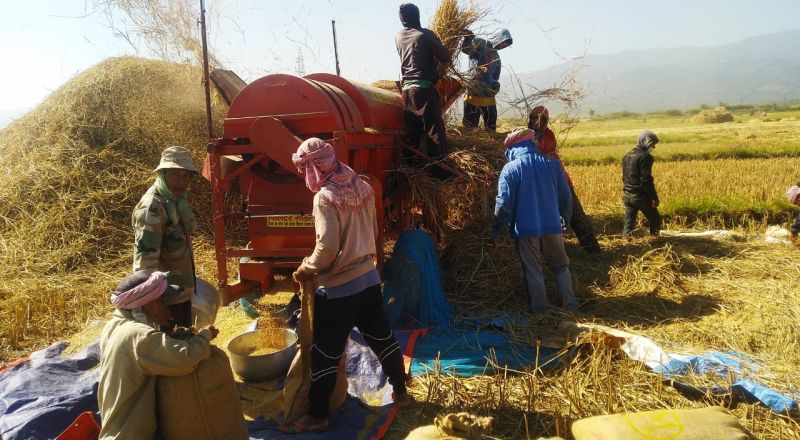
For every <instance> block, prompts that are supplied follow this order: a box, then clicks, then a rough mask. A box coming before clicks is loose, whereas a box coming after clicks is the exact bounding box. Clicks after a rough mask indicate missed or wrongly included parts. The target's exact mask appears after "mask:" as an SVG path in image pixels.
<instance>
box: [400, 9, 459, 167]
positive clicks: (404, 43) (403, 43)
mask: <svg viewBox="0 0 800 440" xmlns="http://www.w3.org/2000/svg"><path fill="white" fill-rule="evenodd" d="M400 22H401V23H402V24H403V30H401V31H400V32H398V33H397V36H396V37H395V44H396V45H397V53H398V54H399V55H400V64H401V66H400V73H401V76H402V89H403V113H404V114H405V120H406V130H407V132H408V143H409V144H410V145H412V146H419V145H420V143H421V141H422V137H423V133H424V135H425V138H426V140H427V141H426V144H427V154H428V155H429V156H430V157H431V158H433V159H438V158H441V157H443V156H444V155H445V154H447V133H446V131H445V127H444V121H443V120H442V105H441V102H440V101H439V94H438V93H437V92H436V81H437V80H438V79H439V74H438V72H437V67H438V65H439V63H446V62H449V60H450V53H448V51H447V49H446V48H445V47H444V46H443V45H442V42H441V40H439V37H437V36H436V34H434V33H433V32H432V31H431V30H430V29H425V28H423V27H422V26H421V25H420V22H419V9H418V8H417V7H416V6H415V5H413V4H411V3H404V4H402V5H400Z"/></svg>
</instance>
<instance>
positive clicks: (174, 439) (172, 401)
mask: <svg viewBox="0 0 800 440" xmlns="http://www.w3.org/2000/svg"><path fill="white" fill-rule="evenodd" d="M156 393H157V407H158V411H157V413H158V434H159V438H160V439H163V440H240V439H247V438H248V435H247V426H246V425H245V421H244V415H243V413H242V405H241V403H240V402H239V391H238V390H237V389H236V382H234V380H233V372H232V371H231V365H230V361H229V360H228V356H227V355H225V352H223V351H222V350H220V349H219V348H217V347H215V346H213V345H212V346H211V356H210V357H209V358H208V359H206V360H204V361H202V362H200V364H198V366H197V368H196V369H195V370H194V372H193V373H192V374H187V375H186V376H159V378H158V382H157V385H156Z"/></svg>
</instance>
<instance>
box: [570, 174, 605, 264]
mask: <svg viewBox="0 0 800 440" xmlns="http://www.w3.org/2000/svg"><path fill="white" fill-rule="evenodd" d="M569 190H570V192H572V218H570V220H569V227H570V228H572V232H574V233H575V236H576V237H578V242H579V243H580V245H581V248H583V250H585V251H586V252H600V243H598V242H597V236H596V235H595V233H594V228H592V224H591V222H589V217H587V216H586V212H585V211H584V210H583V205H581V201H580V200H578V194H577V193H576V192H575V188H572V187H570V188H569Z"/></svg>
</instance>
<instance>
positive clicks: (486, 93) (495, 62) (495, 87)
mask: <svg viewBox="0 0 800 440" xmlns="http://www.w3.org/2000/svg"><path fill="white" fill-rule="evenodd" d="M512 42H513V39H512V38H511V33H510V32H509V31H508V29H500V30H499V31H497V32H495V33H494V34H493V35H492V36H491V37H489V40H484V39H483V38H478V37H471V36H467V37H464V41H463V42H462V44H461V51H462V52H464V53H465V54H467V55H468V56H469V68H470V71H471V72H473V73H474V75H475V76H474V77H473V78H472V79H471V80H470V82H469V83H468V84H467V93H469V94H470V95H472V96H477V97H484V98H488V97H491V96H494V95H496V94H497V92H498V91H499V90H500V72H501V70H502V69H501V65H500V55H499V54H498V53H497V51H498V50H501V49H503V48H506V47H508V46H510V45H511V44H512Z"/></svg>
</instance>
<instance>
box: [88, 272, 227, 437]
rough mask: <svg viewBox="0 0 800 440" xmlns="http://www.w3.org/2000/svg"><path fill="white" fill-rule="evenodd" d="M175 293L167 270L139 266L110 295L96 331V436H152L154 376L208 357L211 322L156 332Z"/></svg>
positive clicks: (175, 372) (185, 370) (181, 371)
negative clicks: (181, 332)
mask: <svg viewBox="0 0 800 440" xmlns="http://www.w3.org/2000/svg"><path fill="white" fill-rule="evenodd" d="M181 293H182V292H181V288H180V287H179V286H177V285H171V284H169V282H168V281H167V274H165V273H163V272H148V271H144V270H140V271H137V272H135V273H133V274H132V275H129V276H127V277H125V279H123V280H122V282H120V283H119V285H118V286H117V288H116V289H115V290H114V292H113V293H112V294H111V298H110V299H111V304H113V305H114V307H116V311H115V312H114V314H113V315H112V317H111V319H110V320H109V321H108V323H107V324H106V326H105V328H103V333H102V334H101V335H100V384H99V387H98V390H97V401H98V404H99V407H100V418H101V420H102V427H101V430H100V439H152V438H155V437H156V431H157V428H158V426H156V425H157V423H156V417H155V415H156V382H157V378H158V376H183V375H187V374H191V373H192V371H194V369H195V368H196V367H197V365H198V364H199V363H200V362H202V361H204V360H205V359H208V358H209V356H210V355H211V348H210V341H211V340H212V339H214V338H215V337H216V336H217V333H218V330H217V329H216V328H214V327H212V326H207V327H203V328H202V329H200V330H199V331H198V332H197V334H196V335H193V336H192V335H189V336H188V337H187V338H186V339H176V338H172V337H170V336H169V335H168V334H166V333H164V332H162V331H159V330H157V328H158V327H159V326H161V327H162V328H163V327H165V326H166V325H167V324H168V323H169V320H170V312H169V309H168V308H167V306H166V305H165V304H168V303H172V302H174V301H175V299H176V298H180V297H181Z"/></svg>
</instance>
